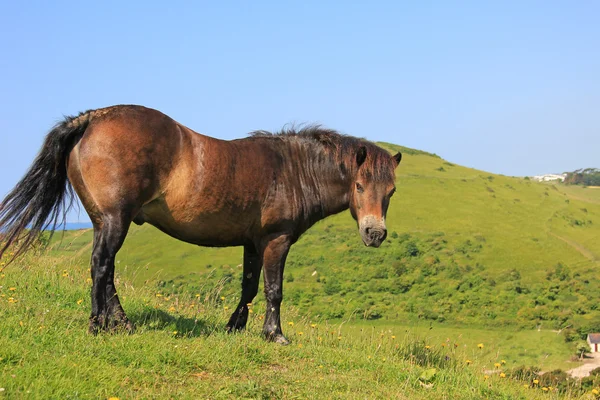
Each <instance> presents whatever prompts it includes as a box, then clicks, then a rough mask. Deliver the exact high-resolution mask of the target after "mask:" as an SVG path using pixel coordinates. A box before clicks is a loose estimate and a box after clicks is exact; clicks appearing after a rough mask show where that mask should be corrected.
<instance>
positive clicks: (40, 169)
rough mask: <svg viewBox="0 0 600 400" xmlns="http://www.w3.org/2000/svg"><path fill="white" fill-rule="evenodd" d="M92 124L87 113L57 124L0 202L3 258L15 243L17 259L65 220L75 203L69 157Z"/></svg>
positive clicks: (0, 234)
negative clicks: (25, 169) (48, 230)
mask: <svg viewBox="0 0 600 400" xmlns="http://www.w3.org/2000/svg"><path fill="white" fill-rule="evenodd" d="M88 124H89V117H88V118H86V113H82V114H80V115H79V117H66V118H65V119H64V121H62V122H59V123H58V124H56V125H55V126H54V128H53V129H52V130H51V131H50V133H48V135H47V136H46V139H45V141H44V145H43V146H42V149H41V150H40V153H39V154H38V155H37V157H36V159H35V161H34V162H33V164H32V165H31V167H30V168H29V171H27V173H26V174H25V176H24V177H23V178H22V179H21V181H20V182H19V183H18V184H17V186H15V188H14V189H13V190H12V191H11V192H10V193H9V194H8V195H7V196H6V198H5V199H4V200H2V203H0V243H2V245H1V246H0V258H2V256H3V255H4V253H5V252H6V250H7V249H8V248H9V247H10V246H11V245H13V244H15V245H16V246H17V249H16V251H15V254H13V255H12V257H11V258H10V259H9V262H10V261H12V260H14V258H16V257H17V256H19V255H21V254H22V253H23V252H25V251H26V250H27V249H29V248H30V247H31V245H32V244H33V243H34V242H35V240H36V239H37V238H38V236H39V233H40V232H41V231H42V230H45V229H47V228H50V231H51V234H52V233H54V229H55V228H56V225H57V222H58V221H59V218H61V222H62V223H64V222H65V220H66V214H67V212H68V210H69V208H70V207H71V206H72V204H73V188H72V187H71V185H70V184H69V182H68V179H67V157H68V156H69V153H70V151H71V149H72V148H73V145H74V143H75V142H76V139H78V138H80V137H81V135H82V134H83V132H84V131H85V129H86V128H87V126H88Z"/></svg>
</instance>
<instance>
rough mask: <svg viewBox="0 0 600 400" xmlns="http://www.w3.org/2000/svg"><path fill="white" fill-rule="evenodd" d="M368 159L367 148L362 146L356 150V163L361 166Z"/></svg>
mask: <svg viewBox="0 0 600 400" xmlns="http://www.w3.org/2000/svg"><path fill="white" fill-rule="evenodd" d="M366 159H367V148H366V147H365V146H360V147H359V148H358V151H357V152H356V164H358V166H359V167H360V166H361V165H362V164H363V163H364V162H365V160H366Z"/></svg>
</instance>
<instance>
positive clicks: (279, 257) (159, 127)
mask: <svg viewBox="0 0 600 400" xmlns="http://www.w3.org/2000/svg"><path fill="white" fill-rule="evenodd" d="M400 159H401V154H400V153H398V154H396V155H395V156H393V157H392V156H391V155H390V154H388V153H387V152H386V151H385V150H383V149H381V148H379V147H377V146H375V145H374V144H372V143H370V142H367V141H365V140H361V139H357V138H353V137H350V136H344V135H340V134H338V133H337V132H335V131H333V130H327V129H322V128H319V127H315V126H311V127H306V128H302V129H299V130H295V129H288V130H284V131H282V132H280V133H276V134H271V133H269V132H264V131H259V132H254V133H252V134H251V135H250V137H248V138H245V139H239V140H232V141H223V140H218V139H213V138H211V137H208V136H203V135H200V134H198V133H196V132H194V131H192V130H191V129H189V128H187V127H185V126H183V125H181V124H180V123H178V122H176V121H174V120H173V119H171V118H169V117H168V116H166V115H164V114H162V113H160V112H159V111H156V110H152V109H149V108H145V107H141V106H127V105H120V106H113V107H108V108H102V109H98V110H91V111H86V112H84V113H81V114H79V115H78V116H77V117H67V118H65V120H64V121H63V122H60V123H59V124H57V125H56V126H55V127H54V128H53V129H52V130H51V131H50V133H49V134H48V135H47V137H46V139H45V142H44V145H43V147H42V149H41V151H40V153H39V155H38V156H37V158H36V159H35V161H34V162H33V165H32V166H31V167H30V170H29V171H28V172H27V174H26V175H25V176H24V177H23V179H22V180H21V181H20V182H19V183H18V184H17V186H16V187H15V188H14V189H13V190H12V192H10V193H9V194H8V195H7V197H6V198H5V199H4V200H3V201H2V203H1V204H0V232H3V235H4V239H5V241H6V243H5V244H4V246H3V247H2V248H0V257H2V255H3V254H4V253H5V252H6V250H7V248H8V247H9V246H11V245H12V244H17V243H18V249H17V255H18V254H21V253H22V252H23V251H25V250H27V249H28V248H29V247H30V245H31V244H32V243H33V242H34V241H35V239H36V237H37V235H38V234H39V232H40V231H41V230H43V229H47V228H50V229H51V230H53V229H54V228H55V226H56V224H57V222H58V221H59V218H62V220H63V221H64V219H65V214H66V210H67V209H68V208H69V206H70V204H71V203H72V200H73V191H72V189H74V190H75V192H76V193H77V195H78V196H79V198H80V199H81V203H82V204H83V206H84V207H85V210H86V211H87V213H88V214H89V216H90V219H91V221H92V224H93V226H94V244H93V251H92V261H91V264H92V268H91V271H92V280H93V286H92V312H91V317H90V331H91V332H93V333H95V332H97V331H98V330H99V329H108V328H114V327H117V326H123V327H125V328H127V329H131V324H130V322H129V321H128V319H127V317H126V315H125V312H124V311H123V308H122V307H121V304H120V302H119V298H118V296H117V291H116V289H115V283H114V270H115V265H114V261H115V255H116V254H117V252H118V251H119V249H120V248H121V245H122V244H123V241H124V239H125V236H126V235H127V231H128V229H129V226H130V224H131V222H132V221H133V222H135V223H136V224H143V223H145V222H147V223H149V224H151V225H154V226H155V227H157V228H158V229H160V230H161V231H163V232H165V233H167V234H168V235H171V236H173V237H175V238H177V239H179V240H182V241H185V242H188V243H193V244H196V245H199V246H218V247H224V246H244V276H243V280H242V296H241V299H240V302H239V305H238V306H237V308H236V309H235V311H234V313H233V314H232V316H231V318H230V320H229V323H228V324H227V329H228V330H229V331H232V330H239V329H243V328H244V327H245V326H246V321H247V319H248V306H247V304H248V303H250V302H252V300H253V299H254V297H255V296H256V294H257V292H258V283H259V277H260V273H261V269H262V270H263V271H264V290H265V295H266V300H267V310H266V316H265V323H264V328H263V332H264V334H265V336H266V337H267V338H268V339H269V340H272V341H275V342H279V343H287V340H286V338H285V337H284V336H283V333H282V330H281V323H280V316H279V315H280V314H279V312H280V305H281V301H282V298H283V295H282V284H283V280H282V278H283V268H284V265H285V260H286V257H287V254H288V252H289V250H290V246H291V245H292V244H294V243H295V242H296V241H297V240H298V238H299V237H300V235H302V233H304V232H305V231H306V230H307V229H308V228H310V227H311V226H312V225H313V224H314V223H315V222H317V221H319V220H321V219H323V218H325V217H327V216H329V215H332V214H336V213H339V212H340V211H343V210H346V209H348V208H350V211H351V213H352V216H353V217H354V219H355V220H356V221H358V229H359V231H360V235H361V237H362V240H363V242H364V243H365V244H366V245H367V246H374V247H379V245H380V244H381V243H382V242H383V241H384V240H385V238H386V234H387V231H386V227H385V217H386V211H387V209H388V205H389V201H390V197H391V196H392V194H393V193H394V191H395V187H394V181H395V177H394V170H395V168H396V166H397V165H398V163H400ZM68 182H70V185H69V184H68ZM71 187H72V188H71ZM26 228H28V229H26Z"/></svg>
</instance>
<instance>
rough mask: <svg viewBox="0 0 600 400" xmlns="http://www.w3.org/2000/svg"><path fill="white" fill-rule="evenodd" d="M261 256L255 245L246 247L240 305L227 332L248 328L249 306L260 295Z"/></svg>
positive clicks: (230, 319)
mask: <svg viewBox="0 0 600 400" xmlns="http://www.w3.org/2000/svg"><path fill="white" fill-rule="evenodd" d="M261 265H262V263H261V256H260V254H259V253H258V252H257V251H256V247H255V246H253V245H248V246H244V276H243V277H242V296H241V298H240V303H239V304H238V306H237V307H236V308H235V311H234V312H233V314H231V318H229V322H228V323H227V327H226V329H227V331H228V332H233V331H240V330H242V329H244V328H245V327H246V323H247V322H248V304H249V303H252V300H254V298H255V297H256V294H257V293H258V282H259V278H260V267H261Z"/></svg>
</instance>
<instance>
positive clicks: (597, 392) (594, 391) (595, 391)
mask: <svg viewBox="0 0 600 400" xmlns="http://www.w3.org/2000/svg"><path fill="white" fill-rule="evenodd" d="M592 393H593V394H596V395H598V394H600V392H599V391H598V389H592Z"/></svg>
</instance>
